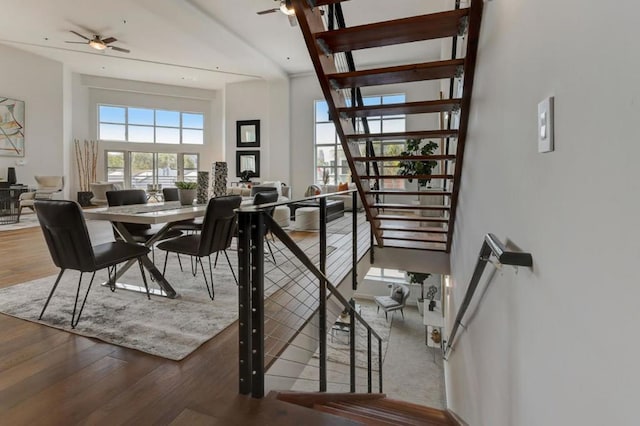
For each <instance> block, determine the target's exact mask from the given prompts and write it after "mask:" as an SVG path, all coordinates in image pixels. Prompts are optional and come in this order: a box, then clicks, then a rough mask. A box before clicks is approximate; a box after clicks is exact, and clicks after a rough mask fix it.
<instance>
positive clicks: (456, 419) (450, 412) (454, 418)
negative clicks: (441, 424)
mask: <svg viewBox="0 0 640 426" xmlns="http://www.w3.org/2000/svg"><path fill="white" fill-rule="evenodd" d="M445 412H446V413H447V416H449V418H450V419H451V421H452V422H453V423H455V424H456V425H458V426H469V423H467V422H465V421H464V420H462V418H461V417H460V416H459V415H457V414H456V413H455V412H454V411H453V410H450V409H449V408H447V409H446V410H445Z"/></svg>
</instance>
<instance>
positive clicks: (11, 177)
mask: <svg viewBox="0 0 640 426" xmlns="http://www.w3.org/2000/svg"><path fill="white" fill-rule="evenodd" d="M17 181H18V179H17V178H16V168H15V167H7V182H9V185H15V183H16V182H17Z"/></svg>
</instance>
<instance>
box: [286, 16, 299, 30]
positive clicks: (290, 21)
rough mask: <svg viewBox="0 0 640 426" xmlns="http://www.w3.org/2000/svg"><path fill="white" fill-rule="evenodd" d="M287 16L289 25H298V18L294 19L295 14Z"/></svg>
mask: <svg viewBox="0 0 640 426" xmlns="http://www.w3.org/2000/svg"><path fill="white" fill-rule="evenodd" d="M287 18H289V25H291V26H292V27H297V26H298V20H297V19H296V15H287Z"/></svg>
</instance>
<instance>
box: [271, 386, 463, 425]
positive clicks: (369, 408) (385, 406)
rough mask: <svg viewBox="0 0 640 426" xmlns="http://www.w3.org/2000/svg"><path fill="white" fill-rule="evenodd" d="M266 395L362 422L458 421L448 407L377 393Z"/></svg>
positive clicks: (438, 423) (278, 393)
mask: <svg viewBox="0 0 640 426" xmlns="http://www.w3.org/2000/svg"><path fill="white" fill-rule="evenodd" d="M268 397H269V398H274V399H278V400H281V401H286V402H290V403H292V404H296V405H300V406H303V407H307V408H311V409H314V410H316V411H321V412H323V413H327V414H333V415H334V416H339V417H343V418H346V419H349V420H353V421H354V422H356V423H359V424H365V425H411V426H414V425H427V426H444V425H458V424H459V423H458V422H457V421H456V420H455V418H454V417H453V416H452V415H451V414H450V413H449V412H447V411H443V410H438V409H435V408H429V407H425V406H422V405H417V404H412V403H410V402H404V401H397V400H393V399H389V398H387V397H386V396H385V395H384V394H380V393H378V394H357V393H348V394H340V393H308V392H272V393H270V394H269V395H268Z"/></svg>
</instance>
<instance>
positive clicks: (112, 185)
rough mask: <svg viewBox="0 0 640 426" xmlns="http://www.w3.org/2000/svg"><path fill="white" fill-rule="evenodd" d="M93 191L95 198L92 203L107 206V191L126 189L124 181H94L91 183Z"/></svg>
mask: <svg viewBox="0 0 640 426" xmlns="http://www.w3.org/2000/svg"><path fill="white" fill-rule="evenodd" d="M89 187H90V188H91V192H93V198H92V199H91V204H94V205H99V206H106V205H107V204H108V202H107V191H121V190H123V189H124V182H94V183H91V184H89Z"/></svg>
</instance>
